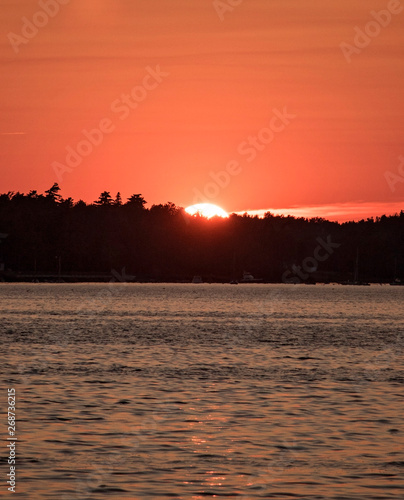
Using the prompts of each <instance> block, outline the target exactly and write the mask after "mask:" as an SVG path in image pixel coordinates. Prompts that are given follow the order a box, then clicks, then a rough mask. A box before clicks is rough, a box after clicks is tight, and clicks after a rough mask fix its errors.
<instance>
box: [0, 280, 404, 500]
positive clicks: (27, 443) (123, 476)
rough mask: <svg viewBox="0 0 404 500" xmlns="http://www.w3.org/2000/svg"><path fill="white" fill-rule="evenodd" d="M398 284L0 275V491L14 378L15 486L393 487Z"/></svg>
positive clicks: (39, 494) (399, 371)
mask: <svg viewBox="0 0 404 500" xmlns="http://www.w3.org/2000/svg"><path fill="white" fill-rule="evenodd" d="M403 299H404V287H390V286H375V285H372V286H371V287H355V286H345V287H344V286H333V285H316V286H306V285H296V286H293V285H238V286H232V285H191V284H189V285H182V284H181V285H162V284H148V285H141V284H90V285H89V284H74V285H69V284H32V285H26V284H2V285H0V318H1V324H0V339H1V344H0V350H1V368H0V380H1V384H0V391H1V397H0V401H2V410H1V414H2V415H3V417H2V419H3V422H2V423H1V426H0V431H1V437H2V439H1V440H0V442H2V443H3V444H2V449H1V452H0V457H1V461H2V463H3V464H2V469H1V470H2V477H1V482H0V488H1V491H0V496H1V495H5V496H8V494H7V486H6V485H5V480H6V478H5V474H6V472H7V469H8V465H6V451H7V449H6V441H5V438H6V437H7V423H6V416H5V413H4V410H6V406H7V404H6V400H7V388H9V387H14V388H15V389H16V393H17V438H18V441H17V492H18V493H17V494H15V495H14V496H13V497H12V498H15V499H17V498H24V499H25V498H27V499H33V500H36V499H52V500H55V499H57V500H74V499H80V500H85V499H92V500H98V499H100V500H101V499H127V498H131V499H143V498H144V499H167V498H178V499H207V498H219V499H221V498H223V499H225V498H229V499H230V498H234V499H243V500H247V499H256V498H268V499H270V498H273V499H302V498H303V499H307V500H315V499H346V500H356V499H358V500H359V499H361V500H362V499H363V500H373V499H402V498H404V425H403V421H404V364H403V350H404V308H403V305H404V300H403ZM11 496H12V495H11V494H10V498H11Z"/></svg>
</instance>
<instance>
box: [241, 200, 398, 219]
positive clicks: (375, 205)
mask: <svg viewBox="0 0 404 500" xmlns="http://www.w3.org/2000/svg"><path fill="white" fill-rule="evenodd" d="M402 210H404V201H402V202H394V203H382V202H371V203H364V202H358V203H356V204H353V203H337V204H334V205H318V206H312V207H288V208H268V209H262V210H245V211H243V212H235V213H236V214H238V215H243V214H245V213H247V214H248V215H252V216H254V215H258V217H264V215H265V214H266V213H267V212H271V213H272V214H273V215H284V216H288V215H291V216H294V217H306V218H312V217H322V218H324V219H328V220H330V221H336V222H347V221H351V220H354V221H358V220H361V219H367V218H368V217H380V216H382V215H394V214H396V213H400V212H401V211H402Z"/></svg>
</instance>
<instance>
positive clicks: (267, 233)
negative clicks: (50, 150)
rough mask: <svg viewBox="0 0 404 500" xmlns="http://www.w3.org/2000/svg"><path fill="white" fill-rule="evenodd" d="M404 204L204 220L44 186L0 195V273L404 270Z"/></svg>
mask: <svg viewBox="0 0 404 500" xmlns="http://www.w3.org/2000/svg"><path fill="white" fill-rule="evenodd" d="M403 248H404V211H401V213H400V214H396V215H393V216H382V217H377V218H376V219H373V218H369V219H367V220H361V221H359V222H346V223H342V224H339V223H336V222H330V221H327V220H325V219H322V218H311V219H306V218H301V217H299V218H296V217H291V216H287V217H284V216H275V215H273V214H271V213H267V214H266V215H265V217H264V218H261V219H260V218H258V217H253V216H248V215H243V216H240V215H235V214H233V215H230V217H229V218H228V219H222V218H213V219H210V220H207V219H205V218H203V217H201V216H190V215H188V214H187V213H186V212H185V211H184V209H183V208H181V207H177V206H176V205H175V204H174V203H170V202H168V203H165V204H159V205H152V206H151V207H150V208H146V200H145V199H144V198H143V196H142V195H141V194H133V195H132V196H131V197H130V198H128V199H127V200H122V198H121V195H120V194H119V193H118V194H117V195H116V196H114V197H112V196H111V194H110V192H107V191H104V192H103V193H101V195H100V196H99V198H98V200H96V201H95V202H94V203H91V204H87V203H85V202H84V201H81V200H80V201H78V202H75V201H74V200H73V199H72V198H67V199H64V198H62V196H61V195H60V188H59V186H58V185H57V184H54V185H53V186H52V187H51V188H50V189H49V190H47V191H46V192H45V193H43V194H39V193H38V192H37V191H30V192H29V193H28V194H22V193H19V192H17V193H11V192H9V193H5V194H1V195H0V265H1V268H0V269H2V270H1V271H0V277H1V278H2V279H5V280H18V279H24V277H25V278H26V279H28V277H32V276H34V277H35V276H38V277H41V276H46V275H49V276H59V277H63V279H65V280H66V279H69V277H72V281H74V276H76V277H77V276H78V275H80V276H86V275H88V276H89V279H90V276H91V275H96V274H97V275H98V274H99V275H100V276H102V275H103V274H105V276H110V275H111V270H117V271H119V272H120V271H121V270H122V269H125V271H126V274H127V275H128V276H131V279H133V280H139V281H187V280H191V279H192V277H193V276H195V275H199V276H202V277H203V280H205V281H213V282H214V281H229V280H231V279H240V278H241V277H242V275H243V272H244V271H248V272H249V273H251V274H252V275H253V276H255V277H258V278H260V279H262V280H263V281H266V282H282V281H295V282H308V283H309V282H314V281H324V282H327V281H344V280H348V281H349V280H357V279H360V280H364V281H371V282H391V281H393V280H394V279H397V278H398V279H403V278H404V276H403V274H404V273H403V271H404V257H403Z"/></svg>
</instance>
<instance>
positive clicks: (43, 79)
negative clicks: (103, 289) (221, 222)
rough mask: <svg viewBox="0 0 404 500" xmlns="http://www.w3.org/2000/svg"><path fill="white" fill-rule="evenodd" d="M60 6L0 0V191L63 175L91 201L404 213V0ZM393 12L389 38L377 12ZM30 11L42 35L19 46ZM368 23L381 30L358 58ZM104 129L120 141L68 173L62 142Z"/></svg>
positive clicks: (106, 141) (343, 214)
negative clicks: (347, 52) (134, 197)
mask: <svg viewBox="0 0 404 500" xmlns="http://www.w3.org/2000/svg"><path fill="white" fill-rule="evenodd" d="M55 1H56V0H43V1H42V4H41V3H40V2H38V1H36V0H35V1H31V0H1V1H0V23H1V28H2V29H1V38H0V57H1V75H2V76H1V80H0V85H1V92H0V109H1V122H0V155H1V159H0V165H1V167H0V168H1V178H0V192H7V191H9V190H14V191H17V190H19V191H22V192H27V191H29V190H30V189H38V191H44V190H45V189H47V188H49V187H50V185H52V183H53V182H57V181H60V185H61V187H62V195H64V196H65V197H67V196H72V197H73V198H74V199H76V200H78V199H80V198H82V199H84V200H86V201H88V202H90V201H93V200H95V199H96V198H97V197H98V195H99V193H100V192H101V191H104V190H108V191H111V193H112V194H115V193H116V192H117V191H118V190H119V191H121V193H122V195H123V196H124V197H126V196H129V195H131V194H132V193H139V192H140V193H142V194H143V195H144V197H145V198H146V200H147V201H148V202H149V206H150V204H152V203H161V202H166V201H173V202H174V203H176V204H177V205H181V206H187V205H190V204H192V203H194V202H197V201H201V200H200V199H199V197H198V196H197V193H202V195H203V197H204V198H205V199H204V200H203V201H209V202H212V203H216V204H218V205H220V206H222V207H223V208H224V209H225V210H227V211H231V212H232V211H235V212H238V211H244V210H263V209H289V212H290V213H293V210H296V213H298V214H299V215H301V213H302V210H303V211H306V212H305V213H308V214H309V213H313V214H315V215H322V216H324V217H327V216H328V215H329V216H330V217H332V218H334V219H335V218H337V219H340V220H343V219H344V218H347V217H349V216H350V215H351V214H356V215H355V217H357V214H358V212H360V214H361V217H362V216H367V215H369V216H371V215H378V214H381V213H383V212H387V213H394V212H395V211H396V210H397V209H400V208H403V209H404V182H402V180H404V166H401V167H400V160H399V157H400V155H404V144H403V142H404V140H403V125H404V100H403V98H402V92H403V88H404V65H403V55H404V9H402V11H401V12H397V11H398V10H400V9H401V7H404V0H403V1H402V5H401V4H400V2H399V0H390V2H389V1H386V0H367V1H366V2H363V1H360V0H339V1H338V2H336V1H331V0H328V1H327V0H306V1H304V2H303V1H301V0H244V1H241V2H239V5H238V6H235V7H228V8H227V10H224V11H223V12H222V13H221V14H220V12H219V13H218V12H217V11H216V10H215V7H214V3H213V2H212V1H210V0H192V1H189V0H170V1H168V0H166V1H164V0H70V1H69V0H63V1H64V3H65V5H59V6H58V7H55V6H54V3H55ZM60 1H61V2H62V0H60ZM217 1H218V0H217ZM48 2H49V4H52V5H53V9H56V8H57V9H58V12H57V13H56V14H55V15H54V17H53V18H50V19H49V20H48V21H47V20H46V17H45V18H44V16H43V15H40V14H38V12H40V11H42V12H43V8H42V7H41V5H44V4H47V3H48ZM220 3H221V4H222V6H223V5H225V4H227V3H228V4H230V3H231V2H230V1H229V0H223V1H222V2H218V4H217V5H219V4H220ZM236 3H237V2H235V1H234V0H233V4H236ZM388 7H391V9H392V10H395V12H397V13H393V14H391V21H390V22H385V24H386V26H384V27H380V25H379V28H378V26H377V25H376V26H375V24H374V23H375V22H376V21H375V20H374V17H372V14H371V11H372V10H375V11H380V10H381V9H383V10H385V9H387V8H388ZM49 8H50V7H49ZM218 9H219V7H218ZM219 14H220V15H219ZM24 16H25V17H26V18H27V19H28V20H31V21H32V20H33V18H34V17H35V16H36V17H35V19H36V21H38V22H39V23H41V22H43V24H44V25H43V26H42V27H39V28H38V33H35V34H34V35H32V33H31V34H30V33H29V32H28V34H30V36H31V38H30V39H28V38H25V41H26V42H27V43H20V42H21V38H20V39H18V38H15V37H14V38H13V36H14V35H13V36H11V35H10V33H13V34H15V35H19V36H20V37H21V36H23V34H22V33H23V32H22V29H23V26H24V21H23V20H22V17H24ZM220 17H221V18H220ZM371 20H373V25H371V26H368V23H369V21H371ZM356 26H358V27H360V28H361V29H365V28H366V27H367V26H368V29H370V30H372V29H374V30H377V31H380V33H379V34H378V35H377V36H375V37H373V38H371V39H370V42H369V43H368V44H367V45H366V46H364V47H363V48H361V49H360V50H358V49H356V51H357V52H359V51H360V53H354V54H352V57H351V62H350V63H348V62H347V60H346V57H345V56H344V54H343V52H342V50H341V46H340V45H341V43H342V42H346V43H349V44H351V45H353V44H354V37H355V27H356ZM33 29H34V30H35V27H34V28H33ZM25 33H26V32H25ZM10 38H11V41H10ZM16 40H17V41H16ZM12 41H13V43H14V46H13V45H12ZM146 68H148V69H146ZM156 71H157V73H159V72H160V76H158V75H157V76H156ZM149 74H150V75H151V76H150V77H148V78H146V80H145V77H146V76H147V75H149ZM142 85H143V88H142V87H141V86H142ZM145 86H146V87H147V88H146V90H145ZM132 89H134V91H133V92H134V95H135V98H136V99H138V102H135V101H134V100H133V98H132V97H130V102H131V105H132V106H133V108H134V109H129V108H128V107H127V105H123V104H122V100H123V99H125V97H124V96H125V95H128V94H130V93H131V92H132ZM274 110H275V111H274ZM285 110H286V114H287V115H290V116H293V118H289V119H285V120H284V122H283V123H282V121H281V120H280V119H279V118H275V116H276V115H277V114H281V113H282V112H285ZM102 120H103V124H104V127H106V129H107V130H108V131H109V133H105V134H104V137H103V139H102V140H99V141H98V142H100V144H98V145H96V146H92V149H93V151H92V152H91V153H90V154H89V155H88V156H86V157H84V158H83V159H82V161H81V163H80V164H79V165H77V166H76V167H74V168H73V167H72V168H70V167H68V165H67V163H66V155H67V150H66V147H68V146H71V147H72V148H76V147H77V145H78V144H79V143H80V142H81V141H83V140H86V138H85V135H84V134H83V130H87V131H90V130H93V129H94V128H97V127H99V124H100V122H101V121H102ZM268 127H269V128H268ZM265 128H266V130H265ZM270 128H272V130H273V132H271V131H270ZM259 133H260V134H261V135H260V137H261V138H263V140H266V141H267V144H264V145H263V143H262V142H258V143H257V142H255V144H258V147H255V146H254V148H255V149H253V150H251V147H250V146H247V145H246V143H247V142H248V141H249V140H250V139H249V138H253V137H257V136H258V134H259ZM271 134H272V135H271ZM83 147H84V148H85V145H84V146H83ZM247 147H250V149H247ZM84 150H85V149H84ZM84 150H83V151H84ZM254 151H255V152H254ZM248 160H250V161H248ZM55 162H58V166H59V167H60V165H62V164H63V165H65V166H66V167H68V168H69V170H70V171H67V172H65V173H64V174H60V176H59V177H58V175H57V173H56V172H55V169H54V166H55ZM226 168H227V169H228V173H227V174H223V173H222V174H218V173H219V172H223V171H224V170H226ZM400 169H401V171H402V174H401V173H400ZM229 172H230V173H229ZM386 172H391V173H392V174H393V176H394V175H395V176H396V177H393V179H396V181H397V182H394V181H393V184H391V182H390V185H389V183H388V182H387V180H386ZM212 176H214V177H215V178H216V180H215V181H214V180H213V178H212ZM397 179H400V180H397ZM310 211H312V212H310ZM318 212H320V213H318ZM335 214H338V215H335ZM352 216H353V215H352Z"/></svg>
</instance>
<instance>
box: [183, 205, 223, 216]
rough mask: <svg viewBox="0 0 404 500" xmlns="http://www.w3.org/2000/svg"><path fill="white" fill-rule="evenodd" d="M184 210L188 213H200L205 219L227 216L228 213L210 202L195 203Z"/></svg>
mask: <svg viewBox="0 0 404 500" xmlns="http://www.w3.org/2000/svg"><path fill="white" fill-rule="evenodd" d="M185 211H186V212H187V213H188V214H189V215H201V216H202V217H206V218H207V219H211V218H212V217H228V216H229V214H228V213H227V212H225V211H224V210H223V208H220V207H218V206H217V205H213V204H212V203H197V204H196V205H191V206H190V207H187V208H186V209H185Z"/></svg>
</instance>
